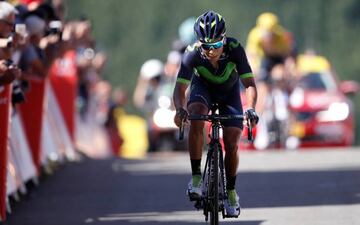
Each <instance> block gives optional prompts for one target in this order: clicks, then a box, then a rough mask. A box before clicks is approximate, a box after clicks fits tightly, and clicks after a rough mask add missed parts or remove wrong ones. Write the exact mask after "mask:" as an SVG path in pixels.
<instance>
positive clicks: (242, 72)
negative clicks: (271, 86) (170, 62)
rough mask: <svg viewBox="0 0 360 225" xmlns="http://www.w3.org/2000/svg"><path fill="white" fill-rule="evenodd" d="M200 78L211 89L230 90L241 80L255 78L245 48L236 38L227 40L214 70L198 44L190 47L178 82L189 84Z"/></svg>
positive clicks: (183, 60) (182, 62)
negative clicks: (194, 77) (195, 78)
mask: <svg viewBox="0 0 360 225" xmlns="http://www.w3.org/2000/svg"><path fill="white" fill-rule="evenodd" d="M193 76H198V77H199V78H200V79H201V80H202V81H204V82H205V83H206V84H207V85H208V86H209V87H210V88H215V89H218V90H228V89H230V88H231V87H232V86H233V85H234V84H235V83H236V82H237V81H238V79H239V78H248V77H253V76H254V75H253V73H252V71H251V68H250V65H249V63H248V60H247V57H246V54H245V51H244V48H243V47H242V45H241V44H240V42H238V41H237V40H236V39H235V38H230V37H227V38H226V42H225V45H224V52H223V54H222V55H221V57H220V59H219V66H218V68H217V69H216V68H214V67H213V66H212V64H211V63H210V61H209V60H208V59H207V58H206V56H205V55H203V53H202V52H201V49H200V47H199V46H197V45H196V44H193V45H189V46H188V47H187V49H186V51H185V53H184V55H183V58H182V61H181V67H180V70H179V72H178V77H177V82H180V83H184V84H189V83H190V81H191V80H192V77H193Z"/></svg>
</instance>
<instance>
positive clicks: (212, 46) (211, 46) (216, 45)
mask: <svg viewBox="0 0 360 225" xmlns="http://www.w3.org/2000/svg"><path fill="white" fill-rule="evenodd" d="M222 46H224V39H223V40H221V41H218V42H214V43H202V44H201V48H202V49H204V50H211V49H218V48H221V47H222Z"/></svg>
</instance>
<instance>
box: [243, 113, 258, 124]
mask: <svg viewBox="0 0 360 225" xmlns="http://www.w3.org/2000/svg"><path fill="white" fill-rule="evenodd" d="M248 119H249V120H250V123H251V126H252V127H254V126H256V124H257V123H258V122H259V116H258V115H257V114H256V112H255V110H254V109H248V110H246V112H245V121H247V120H248ZM246 125H248V124H246Z"/></svg>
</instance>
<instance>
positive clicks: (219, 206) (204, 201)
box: [179, 104, 253, 225]
mask: <svg viewBox="0 0 360 225" xmlns="http://www.w3.org/2000/svg"><path fill="white" fill-rule="evenodd" d="M217 110H218V105H217V104H213V105H212V107H211V114H210V115H189V116H188V118H187V119H188V120H204V121H209V122H211V134H209V137H210V142H209V143H208V152H207V157H206V163H205V170H204V173H203V175H202V184H203V186H202V197H201V198H200V199H196V200H195V208H197V209H198V210H200V209H203V212H204V216H205V221H206V222H208V220H209V214H210V224H211V225H218V224H219V211H221V212H222V216H223V218H228V217H230V216H227V215H226V214H225V208H224V202H225V201H226V200H227V199H228V194H227V191H226V176H225V167H224V157H223V151H222V146H221V144H220V129H221V127H222V125H221V121H225V120H234V119H235V120H244V115H219V114H218V113H217ZM247 123H248V140H249V141H252V140H253V136H252V127H251V125H250V124H251V123H250V121H249V120H248V121H247ZM183 136H184V121H183V122H182V124H181V126H180V133H179V139H180V140H182V139H183ZM190 200H192V199H191V198H190Z"/></svg>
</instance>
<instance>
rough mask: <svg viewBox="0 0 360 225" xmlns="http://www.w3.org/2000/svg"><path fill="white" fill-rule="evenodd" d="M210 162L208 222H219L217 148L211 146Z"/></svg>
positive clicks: (212, 224)
mask: <svg viewBox="0 0 360 225" xmlns="http://www.w3.org/2000/svg"><path fill="white" fill-rule="evenodd" d="M213 148H214V149H213V154H212V155H213V157H212V163H211V164H210V173H211V176H210V185H209V189H210V205H211V207H210V224H211V225H218V224H219V149H218V146H217V145H214V146H213Z"/></svg>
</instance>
